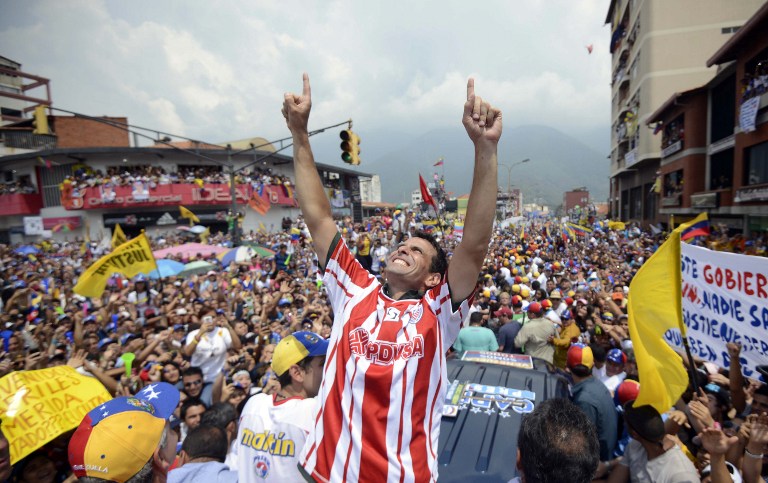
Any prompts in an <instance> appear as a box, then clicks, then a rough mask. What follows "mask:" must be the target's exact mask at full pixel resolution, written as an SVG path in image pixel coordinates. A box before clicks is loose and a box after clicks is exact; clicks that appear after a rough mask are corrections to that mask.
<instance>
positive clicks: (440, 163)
mask: <svg viewBox="0 0 768 483" xmlns="http://www.w3.org/2000/svg"><path fill="white" fill-rule="evenodd" d="M443 162H444V160H443V158H440V159H439V160H438V161H437V162H436V163H435V164H433V165H432V166H442V165H443Z"/></svg>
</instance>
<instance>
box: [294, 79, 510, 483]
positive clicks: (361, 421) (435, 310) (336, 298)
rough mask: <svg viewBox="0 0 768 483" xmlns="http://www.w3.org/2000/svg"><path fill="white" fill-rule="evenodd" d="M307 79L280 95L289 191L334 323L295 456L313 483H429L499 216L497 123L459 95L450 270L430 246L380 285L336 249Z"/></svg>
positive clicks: (488, 111)
mask: <svg viewBox="0 0 768 483" xmlns="http://www.w3.org/2000/svg"><path fill="white" fill-rule="evenodd" d="M311 103H312V101H311V93H310V86H309V77H308V76H307V75H306V74H304V88H303V92H302V94H301V95H296V94H286V95H285V101H284V104H283V116H284V117H285V119H286V122H287V124H288V128H289V129H290V131H291V134H292V135H293V146H294V165H295V171H296V191H297V196H298V198H299V201H300V204H301V209H302V212H303V214H304V219H305V220H306V223H307V226H308V228H309V231H310V234H311V235H312V243H313V244H314V249H315V252H316V253H317V257H318V261H319V263H320V267H321V268H323V269H324V275H323V281H324V282H325V286H326V287H327V290H328V294H329V299H330V301H331V305H332V307H333V312H334V317H335V319H334V325H333V329H332V332H331V338H330V341H329V348H328V354H327V359H326V364H325V367H324V374H323V383H322V386H321V388H320V393H319V394H318V398H319V399H320V400H321V408H320V411H319V412H318V414H317V417H316V420H315V427H314V431H313V432H311V433H310V434H309V436H308V438H307V442H306V444H305V446H304V449H303V451H302V453H301V456H300V458H299V459H300V461H301V463H300V465H301V469H302V470H303V473H304V475H305V477H307V478H308V479H314V480H315V481H321V482H330V481H333V482H334V483H335V482H341V481H375V482H381V481H398V482H411V481H413V482H422V481H434V480H436V479H437V470H438V463H437V442H438V437H439V431H440V418H441V415H442V407H443V398H444V396H445V391H446V377H447V376H446V367H445V353H446V351H447V350H448V349H449V348H450V347H451V345H452V344H453V342H454V340H455V339H456V335H457V334H458V332H459V329H460V328H461V323H462V320H463V319H464V318H465V317H466V316H467V314H468V313H469V304H470V303H471V300H472V297H473V295H474V290H475V283H476V281H477V276H478V274H479V272H480V267H481V265H482V263H483V260H484V258H485V255H486V252H487V249H488V243H489V241H490V237H491V229H492V225H493V217H494V212H495V209H496V190H497V187H496V177H497V174H496V171H497V144H498V141H499V137H500V136H501V127H502V123H501V112H500V111H499V110H498V109H496V108H493V107H491V106H490V105H489V104H488V103H487V102H484V101H483V100H482V99H481V98H480V97H478V96H475V88H474V80H473V79H469V82H468V83H467V102H466V103H465V104H464V115H463V120H462V122H463V124H464V127H465V128H466V130H467V133H468V134H469V137H470V139H471V140H472V142H473V143H474V145H475V161H474V178H473V182H472V191H471V193H470V198H469V204H468V206H467V216H466V220H465V223H464V237H463V238H462V241H461V243H460V244H459V246H458V247H456V249H455V251H454V254H453V257H452V259H451V263H450V268H448V263H447V260H446V256H445V253H444V252H443V250H442V249H441V248H440V246H439V245H438V244H437V243H436V242H435V241H434V239H433V238H432V237H430V236H429V235H417V236H414V237H412V238H410V239H408V240H406V241H405V242H403V243H401V244H400V245H399V246H398V247H397V248H396V249H395V250H393V251H392V253H391V254H390V255H389V257H388V259H387V264H386V270H385V272H384V277H383V279H384V284H383V285H382V283H380V282H379V281H378V280H377V279H376V278H375V277H374V276H373V275H371V274H370V273H368V272H367V271H366V270H364V269H363V268H362V266H361V265H360V264H359V263H358V262H357V261H356V260H355V257H354V255H352V253H351V252H350V251H349V248H348V247H347V245H346V244H345V243H344V241H343V240H342V239H341V237H340V235H339V232H338V230H337V228H336V224H335V223H334V221H333V217H332V215H331V206H330V203H329V202H328V198H327V197H326V195H325V191H324V189H323V185H322V182H321V180H320V176H319V175H318V171H317V167H316V165H315V161H314V157H313V155H312V150H311V148H310V145H309V135H308V131H307V124H308V121H309V113H310V108H311Z"/></svg>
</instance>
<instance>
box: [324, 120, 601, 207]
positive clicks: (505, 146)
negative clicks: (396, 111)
mask: <svg viewBox="0 0 768 483" xmlns="http://www.w3.org/2000/svg"><path fill="white" fill-rule="evenodd" d="M356 132H358V134H359V135H360V138H361V140H362V141H361V143H360V148H361V153H360V157H361V160H362V164H361V165H360V166H359V170H360V171H361V172H364V173H369V174H378V175H379V176H380V178H381V198H382V201H386V202H393V203H397V202H408V201H410V198H411V191H413V190H415V189H418V187H419V183H418V176H417V174H418V173H421V175H422V176H423V177H424V179H425V180H426V181H427V182H430V181H431V180H432V173H434V172H437V173H439V174H443V175H444V176H445V184H446V190H447V191H449V192H453V194H454V196H461V195H463V194H466V193H469V190H470V187H471V186H470V185H471V182H472V169H473V154H474V153H473V147H472V143H471V142H470V141H469V139H468V138H467V135H466V132H465V131H464V129H463V127H462V126H461V125H459V126H458V127H457V128H440V129H435V130H432V131H428V132H426V133H424V134H422V135H418V136H415V135H413V134H411V133H408V132H393V131H372V132H365V131H357V130H356ZM607 134H608V133H607V132H606V133H605V135H606V137H607ZM339 143H340V140H338V138H334V137H333V136H318V137H317V138H315V139H313V148H314V151H315V153H316V155H317V158H318V159H317V160H318V162H322V163H326V164H333V165H336V166H344V167H347V168H349V165H345V164H344V163H343V162H341V160H340V159H339V158H338V156H336V154H337V153H338V154H339V155H340V150H339V149H338V144H339ZM600 144H602V143H600ZM605 144H607V142H606V143H605ZM334 156H336V158H335V159H334ZM441 157H442V158H444V165H443V166H442V167H434V166H433V165H434V164H435V163H436V162H437V161H438V159H439V158H441ZM523 159H530V161H529V162H526V163H522V164H517V165H515V166H514V167H513V168H512V169H511V170H508V169H507V168H506V167H504V166H500V167H499V176H498V184H499V186H500V187H501V189H502V190H503V191H506V189H507V184H508V183H509V185H510V186H511V187H512V188H520V189H521V190H522V192H523V201H524V202H525V203H530V202H537V203H539V204H546V205H549V206H550V207H551V208H554V207H556V206H557V205H559V204H560V203H562V199H563V193H564V192H565V191H569V190H572V189H574V188H578V187H586V188H587V189H588V190H589V193H590V197H591V198H592V199H593V200H594V201H604V200H606V199H607V197H608V191H609V179H608V175H609V172H610V169H609V168H610V166H609V161H608V160H607V159H606V154H605V153H604V152H603V153H601V152H600V151H598V150H597V149H595V148H592V147H590V146H588V145H587V144H585V143H584V142H582V141H580V140H579V139H576V138H575V137H572V136H569V135H568V134H566V133H564V132H562V131H559V130H557V129H555V128H552V127H548V126H539V125H524V126H517V127H512V128H507V129H505V131H504V134H503V135H502V139H501V141H500V143H499V163H500V165H506V166H510V165H513V164H515V163H517V162H519V161H522V160H523ZM508 174H509V180H508V179H507V177H508Z"/></svg>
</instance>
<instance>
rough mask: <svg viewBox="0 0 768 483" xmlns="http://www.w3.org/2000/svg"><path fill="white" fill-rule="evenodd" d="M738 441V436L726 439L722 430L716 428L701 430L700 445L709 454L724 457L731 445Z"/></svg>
mask: <svg viewBox="0 0 768 483" xmlns="http://www.w3.org/2000/svg"><path fill="white" fill-rule="evenodd" d="M738 441H739V438H738V436H731V437H728V436H727V435H726V434H725V433H724V432H723V430H721V429H716V428H704V429H703V430H701V445H702V446H703V447H704V449H705V450H707V451H708V452H709V454H711V455H712V454H720V455H724V454H725V453H727V452H728V448H730V447H731V445H734V444H736V443H737V442H738Z"/></svg>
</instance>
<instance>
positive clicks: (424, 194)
mask: <svg viewBox="0 0 768 483" xmlns="http://www.w3.org/2000/svg"><path fill="white" fill-rule="evenodd" d="M419 188H420V189H421V198H422V199H423V200H424V202H425V203H429V204H430V205H432V208H434V209H435V213H437V203H436V202H435V199H434V198H432V194H431V193H430V192H429V188H428V187H427V183H425V182H424V178H422V177H421V174H419Z"/></svg>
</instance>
